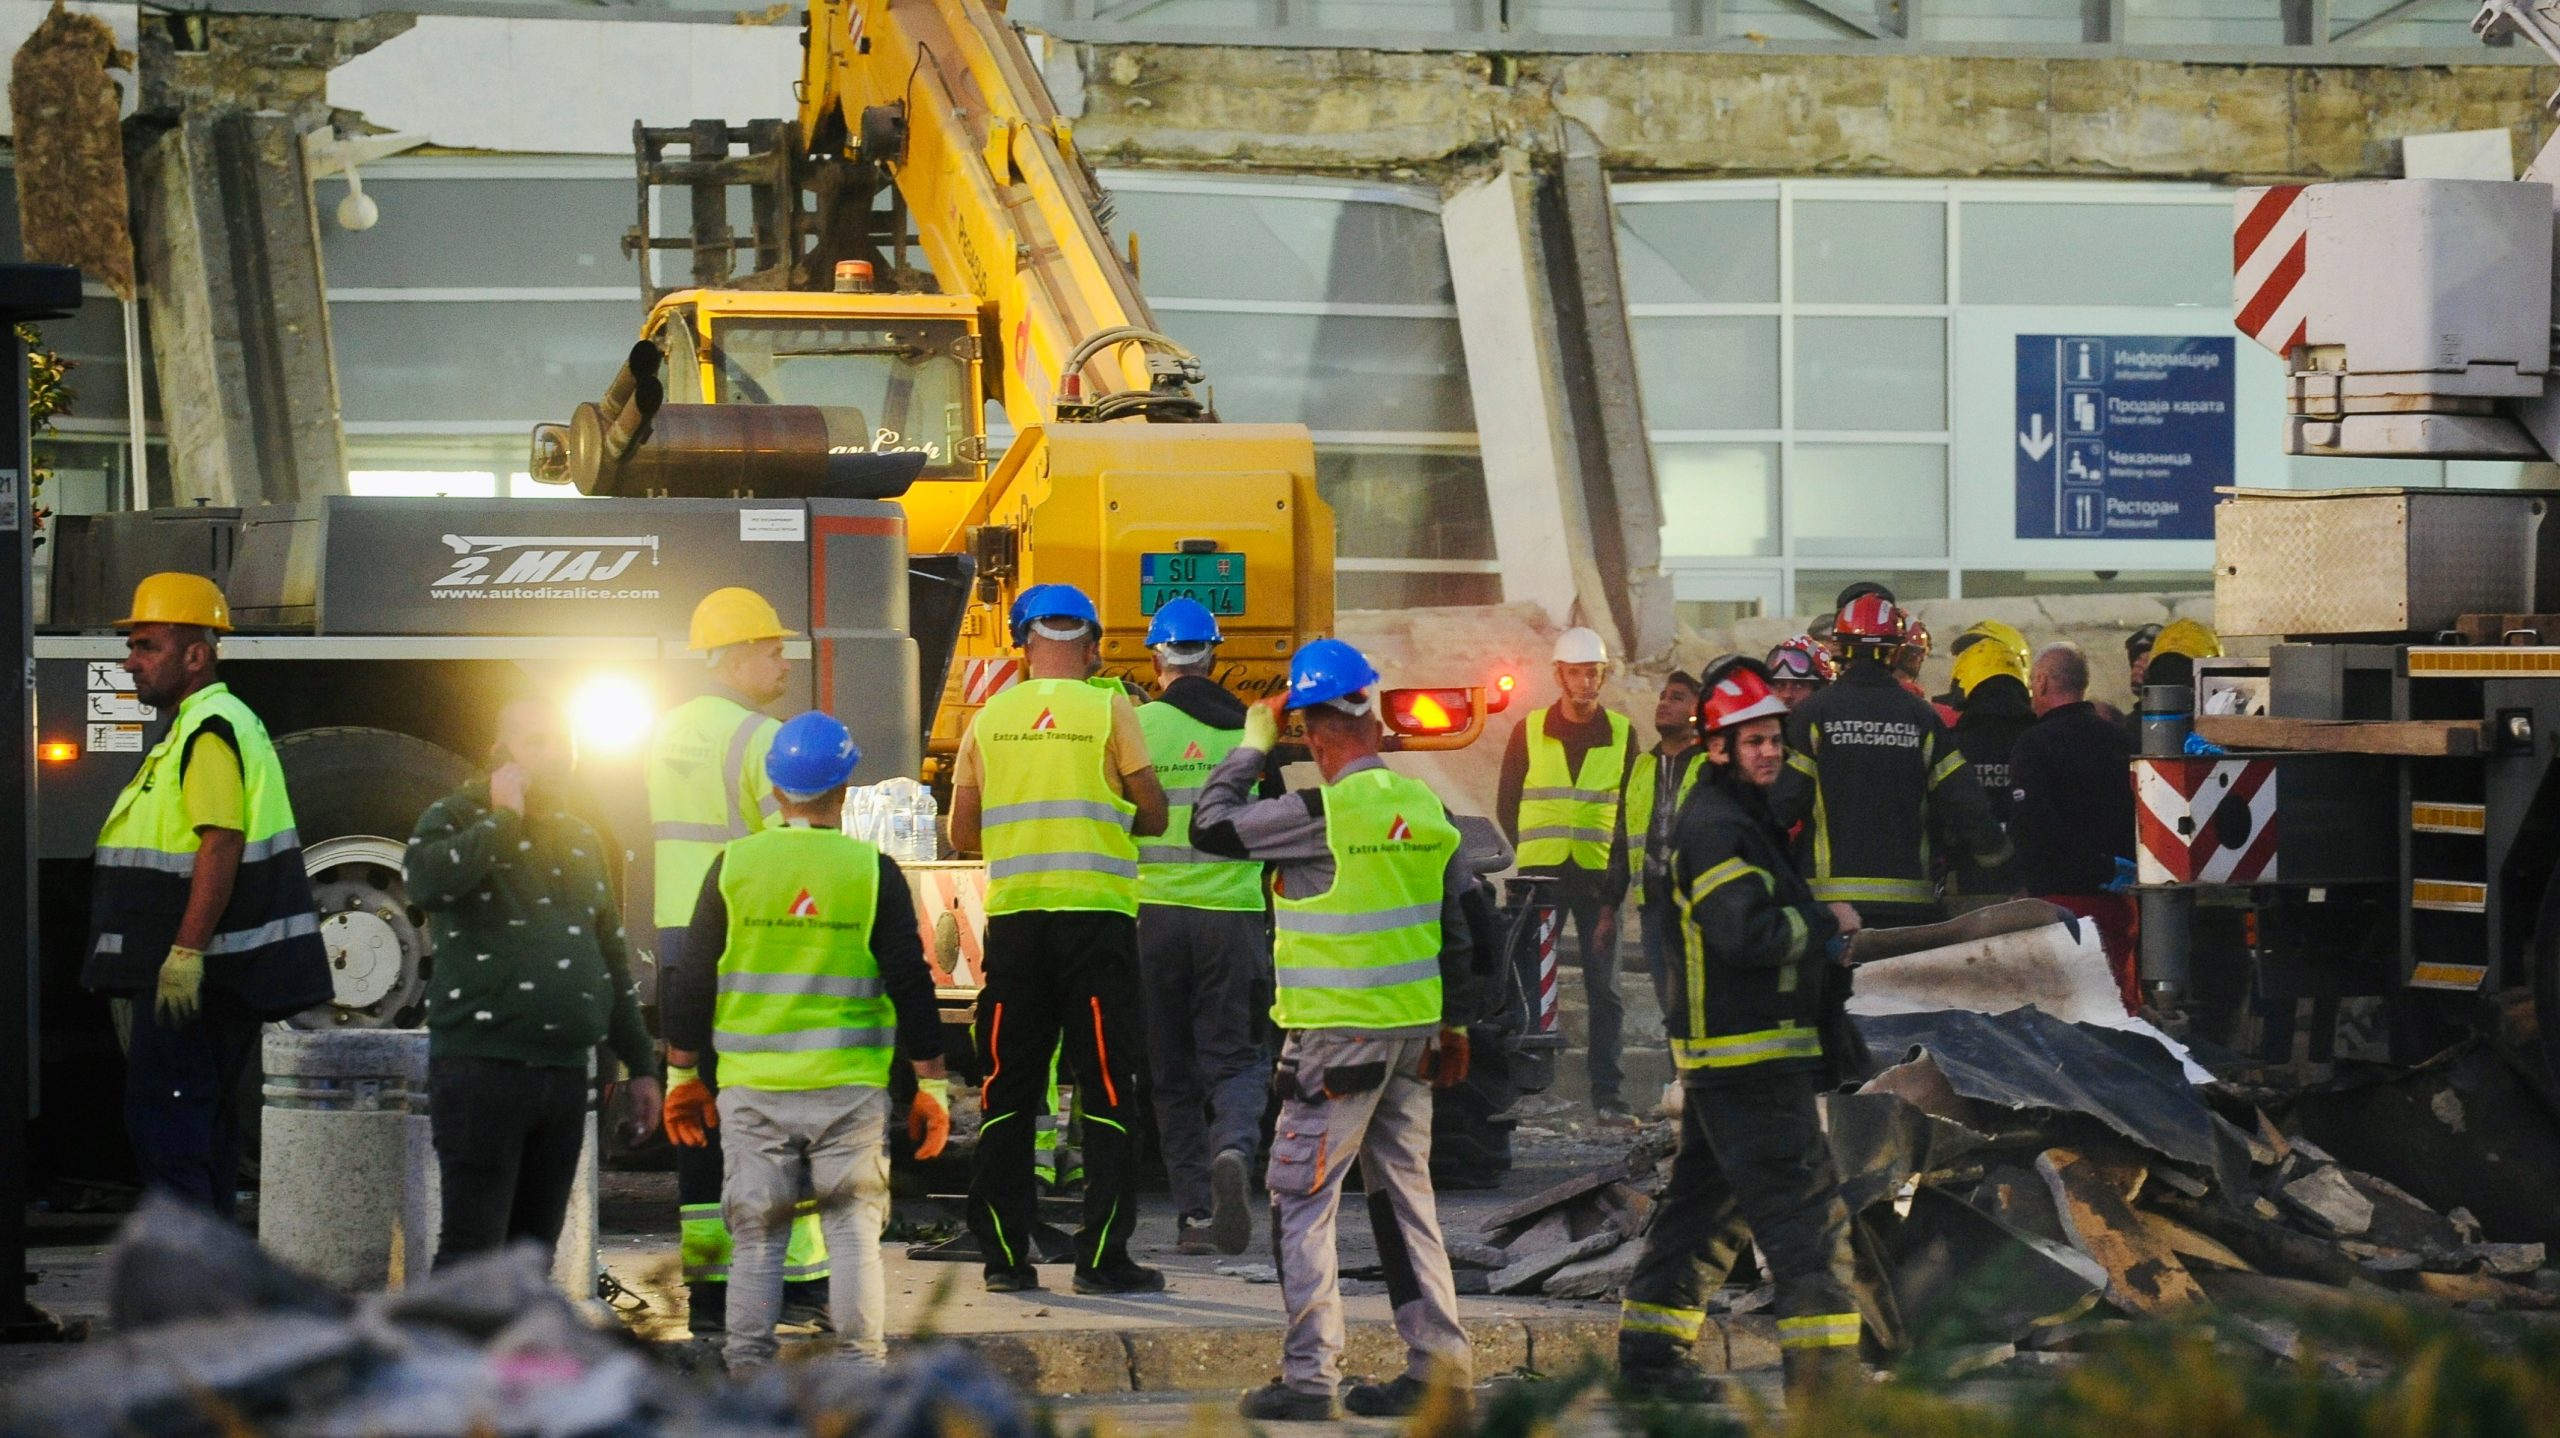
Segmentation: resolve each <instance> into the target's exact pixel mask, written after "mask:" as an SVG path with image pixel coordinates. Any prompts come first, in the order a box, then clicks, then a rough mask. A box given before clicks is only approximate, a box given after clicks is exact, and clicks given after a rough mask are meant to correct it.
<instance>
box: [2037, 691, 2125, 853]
mask: <svg viewBox="0 0 2560 1438" xmlns="http://www.w3.org/2000/svg"><path fill="white" fill-rule="evenodd" d="M2132 759H2133V742H2132V741H2131V740H2129V739H2127V738H2125V737H2124V730H2122V729H2120V728H2118V727H2116V725H2115V724H2114V722H2112V721H2111V720H2109V719H2108V718H2107V717H2106V716H2105V715H2103V714H2101V713H2099V712H2098V710H2097V707H2096V706H2095V705H2092V704H2087V703H2080V704H2065V705H2063V706H2062V707H2061V708H2059V709H2056V710H2053V711H2051V712H2050V713H2048V714H2046V715H2045V716H2044V717H2043V718H2042V719H2039V720H2037V721H2036V724H2035V727H2034V728H2032V729H2029V730H2028V731H2027V732H2026V733H2024V734H2021V735H2019V736H2018V743H2017V747H2016V748H2014V749H2012V750H2011V751H2010V753H2009V784H2010V790H2011V793H2010V808H2009V824H2010V831H2011V832H2012V833H2013V834H2015V835H2016V837H2017V841H2018V882H2019V884H2020V885H2021V886H2022V887H2023V888H2024V890H2025V891H2026V892H2027V893H2030V894H2095V893H2099V892H2102V891H2103V890H2104V889H2105V887H2106V886H2107V884H2108V883H2109V882H2111V881H2112V880H2113V879H2114V878H2115V873H2116V860H2117V859H2118V858H2126V859H2130V858H2132V857H2133V774H2132Z"/></svg>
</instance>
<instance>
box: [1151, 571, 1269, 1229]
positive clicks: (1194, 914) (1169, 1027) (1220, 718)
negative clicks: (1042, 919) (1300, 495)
mask: <svg viewBox="0 0 2560 1438" xmlns="http://www.w3.org/2000/svg"><path fill="white" fill-rule="evenodd" d="M1224 638H1225V636H1224V635H1222V634H1220V633H1219V631H1218V620H1217V616H1215V615H1213V614H1211V613H1210V612H1209V611H1208V610H1207V609H1206V608H1205V607H1203V606H1202V605H1201V604H1200V603H1199V602H1198V601H1197V600H1192V599H1175V600H1172V601H1171V602H1169V603H1167V604H1166V605H1165V606H1164V607H1163V608H1161V609H1158V610H1157V611H1156V615H1155V621H1154V622H1153V623H1152V624H1150V625H1149V626H1148V627H1147V647H1148V649H1150V650H1151V651H1153V653H1154V654H1155V661H1156V678H1157V681H1158V683H1159V685H1160V687H1161V689H1162V691H1163V697H1162V698H1159V699H1157V700H1156V701H1155V702H1153V703H1150V704H1142V705H1140V706H1139V707H1138V726H1139V727H1140V728H1141V729H1143V730H1145V731H1146V736H1147V753H1148V755H1149V757H1151V758H1152V759H1153V760H1154V761H1155V766H1156V776H1157V778H1158V780H1159V781H1160V782H1162V783H1163V784H1164V786H1165V832H1164V835H1163V837H1161V838H1159V839H1157V840H1155V841H1154V842H1152V843H1146V844H1141V845H1139V846H1138V973H1139V975H1140V977H1141V978H1142V979H1144V981H1145V988H1144V993H1145V1010H1146V1019H1147V1060H1148V1064H1149V1067H1150V1069H1151V1070H1152V1072H1153V1074H1154V1077H1155V1107H1156V1133H1157V1136H1158V1139H1159V1141H1160V1142H1161V1143H1162V1145H1163V1149H1164V1165H1165V1172H1166V1175H1167V1177H1168V1178H1169V1179H1170V1180H1171V1181H1172V1186H1173V1207H1174V1212H1175V1214H1176V1215H1177V1216H1176V1218H1175V1220H1174V1223H1175V1245H1174V1246H1175V1248H1176V1249H1177V1250H1178V1251H1180V1252H1183V1253H1207V1252H1210V1251H1211V1250H1212V1249H1214V1250H1215V1251H1217V1252H1219V1253H1242V1252H1244V1250H1245V1246H1246V1245H1247V1244H1248V1243H1250V1242H1251V1241H1252V1239H1253V1210H1252V1208H1251V1202H1252V1195H1251V1193H1250V1191H1249V1190H1250V1186H1251V1183H1252V1177H1251V1169H1252V1164H1253V1155H1254V1152H1255V1150H1256V1149H1257V1148H1258V1147H1259V1146H1260V1143H1261V1126H1262V1109H1263V1104H1264V1102H1265V1101H1266V1099H1267V1098H1268V1095H1269V1090H1270V1068H1271V1064H1270V1058H1269V1056H1268V1055H1267V1054H1265V1053H1264V1051H1263V1046H1262V1031H1261V1026H1262V1010H1263V1008H1264V1007H1266V1006H1267V1005H1268V1003H1269V998H1268V996H1267V995H1266V994H1265V993H1264V990H1265V988H1266V987H1267V980H1266V979H1265V977H1264V976H1265V975H1267V974H1268V973H1270V971H1271V929H1270V923H1269V921H1268V920H1267V919H1266V918H1265V917H1264V912H1263V900H1262V866H1261V865H1259V864H1255V863H1250V862H1239V861H1237V860H1234V859H1230V858H1223V857H1220V856H1218V855H1215V854H1207V853H1203V852H1201V851H1200V850H1198V849H1195V848H1192V847H1191V843H1190V833H1191V805H1192V802H1193V801H1194V800H1195V799H1197V798H1198V797H1199V792H1200V783H1201V781H1202V780H1204V779H1206V778H1208V777H1209V771H1210V770H1212V769H1214V768H1216V767H1217V765H1218V761H1219V760H1221V759H1224V758H1226V757H1227V755H1228V753H1229V752H1230V751H1232V750H1233V749H1234V748H1235V747H1236V743H1237V741H1238V740H1239V739H1241V738H1242V737H1243V733H1244V710H1245V706H1244V704H1243V703H1242V702H1241V701H1239V700H1238V699H1237V698H1236V697H1235V696H1234V695H1232V694H1230V693H1228V692H1227V691H1226V690H1225V689H1222V688H1220V687H1219V685H1218V682H1217V680H1216V679H1214V678H1212V677H1211V674H1212V672H1213V671H1214V670H1215V669H1216V667H1217V663H1218V645H1219V644H1220V643H1221V642H1222V641H1223V639H1224Z"/></svg>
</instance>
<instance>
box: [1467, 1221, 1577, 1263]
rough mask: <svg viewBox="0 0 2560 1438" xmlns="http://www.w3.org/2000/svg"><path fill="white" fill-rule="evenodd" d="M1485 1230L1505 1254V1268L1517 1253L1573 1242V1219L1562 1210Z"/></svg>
mask: <svg viewBox="0 0 2560 1438" xmlns="http://www.w3.org/2000/svg"><path fill="white" fill-rule="evenodd" d="M1487 1231H1488V1232H1489V1233H1491V1234H1492V1235H1493V1238H1494V1241H1495V1242H1497V1243H1498V1244H1500V1245H1501V1247H1502V1250H1503V1252H1504V1253H1505V1254H1506V1255H1509V1257H1508V1258H1506V1260H1505V1262H1504V1264H1503V1266H1504V1267H1505V1268H1508V1267H1510V1266H1511V1264H1512V1263H1513V1262H1516V1261H1517V1260H1518V1255H1520V1254H1523V1253H1536V1252H1539V1251H1541V1250H1543V1249H1549V1248H1554V1247H1556V1246H1557V1245H1559V1244H1565V1243H1571V1242H1573V1220H1572V1219H1571V1218H1569V1217H1568V1216H1566V1214H1565V1212H1564V1210H1562V1209H1553V1210H1550V1211H1548V1212H1546V1213H1543V1214H1540V1215H1539V1216H1538V1218H1537V1220H1536V1221H1535V1222H1533V1223H1527V1224H1513V1225H1510V1226H1509V1227H1508V1228H1495V1229H1490V1230H1487Z"/></svg>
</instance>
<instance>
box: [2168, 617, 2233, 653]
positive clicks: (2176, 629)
mask: <svg viewBox="0 0 2560 1438" xmlns="http://www.w3.org/2000/svg"><path fill="white" fill-rule="evenodd" d="M2163 654H2183V655H2185V656H2187V657H2188V658H2189V659H2219V658H2221V657H2222V641H2221V640H2220V639H2218V638H2216V637H2215V636H2214V632H2213V631H2212V630H2210V629H2207V628H2205V627H2204V626H2203V625H2201V624H2198V623H2196V622H2195V621H2194V620H2192V619H2173V620H2170V621H2169V623H2168V625H2167V627H2165V628H2163V629H2162V630H2161V631H2160V637H2159V638H2157V639H2154V640H2152V641H2151V657H2152V658H2154V659H2157V658H2159V657H2160V656H2161V655H2163Z"/></svg>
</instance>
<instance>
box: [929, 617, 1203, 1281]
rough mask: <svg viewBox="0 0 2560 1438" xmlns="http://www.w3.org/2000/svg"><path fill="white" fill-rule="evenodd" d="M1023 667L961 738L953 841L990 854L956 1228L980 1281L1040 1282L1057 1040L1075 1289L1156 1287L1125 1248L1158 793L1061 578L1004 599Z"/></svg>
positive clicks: (1161, 801) (1091, 623) (1119, 697)
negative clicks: (1040, 1128) (1146, 854)
mask: <svg viewBox="0 0 2560 1438" xmlns="http://www.w3.org/2000/svg"><path fill="white" fill-rule="evenodd" d="M1010 618H1011V622H1012V630H1013V641H1014V643H1016V644H1018V645H1020V646H1021V647H1022V651H1023V656H1024V670H1025V677H1024V679H1023V680H1022V682H1021V683H1018V684H1016V685H1014V686H1013V687H1012V688H1010V689H1006V690H1004V691H1003V692H1001V693H999V694H997V695H996V696H995V697H994V698H993V699H990V700H988V701H987V703H986V707H985V708H982V709H980V710H979V711H978V715H977V717H976V718H975V719H974V720H972V721H970V724H969V728H968V730H967V731H966V732H964V733H963V734H962V735H961V736H960V753H959V758H958V762H957V763H956V764H955V765H954V766H953V771H952V788H951V842H952V843H953V844H954V845H955V846H957V847H959V848H961V849H981V848H982V849H983V850H984V851H985V853H986V857H987V899H986V904H987V931H986V942H985V945H984V949H985V954H986V961H985V968H986V972H985V979H986V982H985V986H984V987H982V988H980V989H979V990H978V1016H977V1036H978V1068H979V1072H980V1073H982V1074H984V1075H985V1076H986V1078H985V1098H984V1100H983V1102H982V1104H981V1107H982V1109H983V1111H984V1115H985V1116H984V1118H983V1119H982V1120H981V1121H980V1125H979V1129H978V1148H977V1152H976V1153H975V1155H973V1157H972V1160H971V1164H970V1171H969V1229H970V1232H971V1233H973V1234H974V1235H975V1236H976V1238H977V1241H978V1245H979V1251H980V1252H981V1253H982V1254H983V1255H984V1256H985V1257H984V1262H985V1265H986V1267H985V1275H986V1287H987V1291H988V1292H989V1293H1020V1292H1026V1291H1030V1290H1034V1289H1037V1288H1039V1286H1040V1276H1039V1271H1038V1270H1037V1269H1036V1268H1035V1267H1034V1266H1033V1264H1034V1262H1035V1261H1036V1254H1035V1253H1034V1252H1033V1250H1032V1248H1031V1226H1032V1222H1033V1217H1034V1210H1033V1205H1034V1200H1035V1197H1036V1193H1035V1191H1034V1189H1033V1186H1032V1175H1031V1127H1032V1124H1033V1122H1034V1121H1035V1120H1036V1119H1037V1118H1038V1117H1039V1114H1040V1110H1041V1095H1042V1092H1043V1089H1044V1087H1045V1085H1046V1081H1047V1079H1048V1070H1049V1061H1050V1058H1051V1056H1052V1055H1053V1054H1056V1053H1057V1052H1058V1047H1059V1043H1060V1041H1061V1040H1062V1039H1063V1040H1064V1042H1065V1045H1066V1055H1065V1057H1066V1068H1067V1070H1068V1072H1069V1073H1070V1074H1071V1075H1072V1076H1073V1078H1074V1082H1075V1087H1076V1102H1077V1107H1078V1110H1079V1111H1080V1112H1081V1113H1082V1114H1083V1115H1084V1124H1085V1141H1084V1165H1085V1182H1084V1228H1083V1231H1082V1232H1080V1233H1078V1234H1077V1235H1076V1239H1075V1290H1076V1292H1078V1293H1154V1292H1161V1291H1162V1290H1163V1288H1164V1275H1163V1274H1161V1273H1159V1272H1157V1271H1156V1270H1155V1269H1152V1268H1147V1267H1144V1266H1142V1265H1140V1264H1139V1263H1137V1262H1136V1261H1134V1260H1132V1259H1131V1258H1130V1257H1129V1235H1130V1232H1131V1230H1132V1229H1133V1228H1134V1227H1135V1222H1136V1216H1137V1207H1138V1204H1137V1192H1136V1188H1135V1184H1134V1179H1135V1176H1136V1175H1135V1174H1134V1172H1133V1168H1134V1164H1135V1160H1136V1155H1135V1153H1134V1152H1133V1149H1134V1145H1133V1143H1132V1142H1131V1139H1130V1136H1129V1121H1130V1106H1131V1105H1132V1104H1133V1103H1134V1102H1135V1100H1136V1099H1137V1096H1138V1088H1137V1080H1138V1074H1137V1068H1136V1063H1137V1059H1138V1051H1137V1049H1136V1048H1135V1047H1134V1044H1135V1043H1136V1034H1135V1033H1134V1032H1133V1030H1132V1027H1131V1026H1132V1025H1133V1024H1135V1023H1136V1022H1138V1018H1139V1011H1138V933H1137V915H1138V844H1137V841H1138V840H1139V839H1152V838H1154V837H1156V836H1157V835H1159V834H1162V833H1163V832H1164V826H1165V797H1164V789H1163V786H1162V785H1161V784H1159V783H1158V782H1157V779H1156V771H1155V765H1154V763H1153V761H1151V760H1150V759H1148V757H1147V741H1146V731H1145V729H1144V728H1143V726H1142V725H1141V724H1140V723H1139V720H1138V711H1137V709H1136V707H1135V706H1134V705H1132V704H1131V703H1130V702H1129V696H1128V694H1127V692H1126V691H1124V690H1123V689H1121V687H1120V686H1119V685H1118V684H1116V683H1112V684H1097V683H1088V682H1087V680H1088V678H1089V676H1091V675H1092V674H1093V673H1094V672H1095V670H1096V669H1097V668H1099V667H1100V664H1101V656H1102V617H1101V615H1100V614H1099V613H1097V612H1096V611H1095V609H1094V607H1093V601H1092V600H1091V599H1089V598H1087V597H1085V594H1084V592H1083V591H1081V590H1079V589H1077V588H1076V587H1075V586H1074V585H1071V584H1035V585H1033V586H1031V587H1030V588H1028V589H1026V590H1024V591H1023V592H1022V594H1021V595H1020V597H1018V598H1016V599H1015V600H1014V602H1013V610H1012V614H1011V616H1010Z"/></svg>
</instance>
